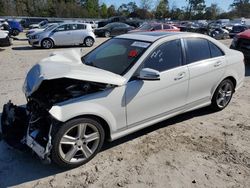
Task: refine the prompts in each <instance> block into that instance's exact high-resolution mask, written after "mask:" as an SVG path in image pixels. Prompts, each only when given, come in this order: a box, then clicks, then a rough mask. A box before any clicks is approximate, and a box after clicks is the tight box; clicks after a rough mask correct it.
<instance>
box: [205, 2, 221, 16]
mask: <svg viewBox="0 0 250 188" xmlns="http://www.w3.org/2000/svg"><path fill="white" fill-rule="evenodd" d="M220 14H221V10H220V8H219V7H218V5H217V4H216V3H213V4H211V6H210V7H206V8H205V13H204V18H206V19H207V20H215V19H217V17H218V16H219V15H220Z"/></svg>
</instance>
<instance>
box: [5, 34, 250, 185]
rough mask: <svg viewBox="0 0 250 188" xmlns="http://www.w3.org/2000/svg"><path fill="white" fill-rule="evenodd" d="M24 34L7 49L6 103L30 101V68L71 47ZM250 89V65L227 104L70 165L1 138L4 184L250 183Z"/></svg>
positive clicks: (157, 127)
mask: <svg viewBox="0 0 250 188" xmlns="http://www.w3.org/2000/svg"><path fill="white" fill-rule="evenodd" d="M19 38H20V40H15V41H14V45H13V46H11V47H8V48H4V49H0V88H1V89H0V106H2V105H3V104H4V103H6V102H7V101H8V100H9V99H12V101H13V102H14V103H17V104H24V103H25V98H24V95H23V93H22V84H23V81H24V78H25V75H26V73H27V71H28V70H29V69H30V68H31V66H33V65H34V64H35V63H36V62H37V61H38V60H40V59H42V58H44V57H47V56H48V55H49V54H50V53H51V52H52V51H55V50H65V48H58V49H52V50H42V49H33V48H31V47H30V46H29V45H28V43H27V41H26V40H24V39H22V38H24V35H21V36H19ZM104 40H105V39H103V38H98V39H97V42H96V43H95V46H96V45H98V44H100V43H102V42H103V41H104ZM221 42H223V43H224V44H226V45H229V44H230V42H231V40H224V41H221ZM76 48H78V47H76ZM68 49H69V48H68ZM91 49H92V48H85V47H84V48H83V52H84V53H86V52H88V51H89V50H91ZM249 90H250V66H247V67H246V80H245V84H244V86H243V87H242V88H241V89H240V90H239V91H238V92H237V93H236V94H235V95H234V97H233V100H232V102H231V104H230V105H229V106H228V107H227V108H226V109H225V110H223V111H221V112H217V113H212V112H211V111H210V110H209V109H208V108H204V109H200V110H196V111H194V112H189V113H186V114H183V115H180V116H178V117H175V118H172V119H169V120H167V121H164V122H161V123H159V124H155V125H153V126H151V127H149V128H146V129H144V130H142V131H139V132H136V133H134V134H132V135H129V136H127V137H124V138H122V139H119V140H117V141H114V142H112V143H106V144H105V145H104V148H103V151H102V152H100V153H99V154H98V155H97V156H96V157H95V158H94V159H93V160H92V161H90V162H89V163H88V164H86V165H84V166H81V167H79V168H76V169H73V170H69V171H64V170H61V169H58V168H57V167H56V166H54V165H45V164H42V163H41V161H40V160H39V159H37V157H35V155H33V156H32V155H30V154H29V153H28V154H27V153H21V152H19V151H15V150H13V149H10V148H9V147H8V146H7V145H6V144H5V143H4V142H0V187H12V186H13V187H28V188H29V187H36V188H38V187H39V188H40V187H41V188H43V187H89V188H92V187H141V188H147V187H150V188H151V187H174V188H176V187H250V137H249V135H250V92H249ZM0 112H1V110H0Z"/></svg>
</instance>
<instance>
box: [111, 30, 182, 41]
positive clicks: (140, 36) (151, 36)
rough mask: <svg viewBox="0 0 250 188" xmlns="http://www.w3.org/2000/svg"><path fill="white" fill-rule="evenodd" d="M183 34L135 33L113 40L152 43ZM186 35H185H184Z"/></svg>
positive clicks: (160, 32)
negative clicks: (120, 39) (122, 39)
mask: <svg viewBox="0 0 250 188" xmlns="http://www.w3.org/2000/svg"><path fill="white" fill-rule="evenodd" d="M180 34H184V33H183V32H162V31H159V32H135V33H129V34H124V35H119V36H117V37H115V38H124V39H134V40H143V41H148V42H154V41H156V40H158V39H160V38H163V37H169V36H175V35H180ZM185 34H186V33H185Z"/></svg>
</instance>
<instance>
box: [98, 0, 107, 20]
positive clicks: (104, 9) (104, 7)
mask: <svg viewBox="0 0 250 188" xmlns="http://www.w3.org/2000/svg"><path fill="white" fill-rule="evenodd" d="M100 16H101V17H102V18H107V16H108V8H107V5H106V4H105V3H103V4H102V5H101V7H100Z"/></svg>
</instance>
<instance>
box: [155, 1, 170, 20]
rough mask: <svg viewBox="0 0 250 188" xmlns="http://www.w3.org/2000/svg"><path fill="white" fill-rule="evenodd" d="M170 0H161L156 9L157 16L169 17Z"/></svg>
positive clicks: (161, 17) (158, 17)
mask: <svg viewBox="0 0 250 188" xmlns="http://www.w3.org/2000/svg"><path fill="white" fill-rule="evenodd" d="M168 16H169V15H168V0H160V1H159V4H158V5H157V7H156V10H155V17H156V18H157V19H163V18H166V17H168Z"/></svg>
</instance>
